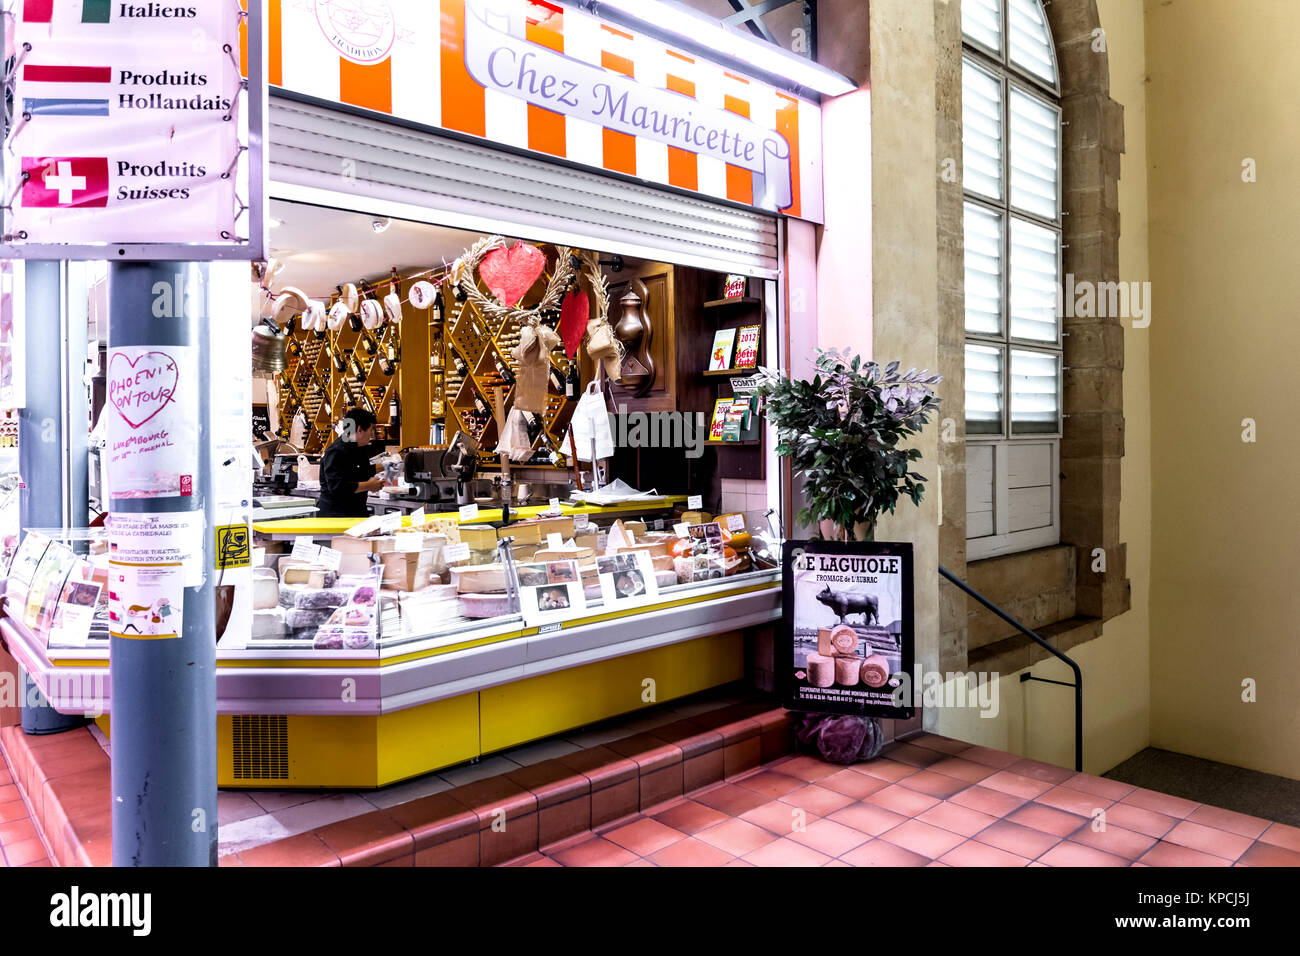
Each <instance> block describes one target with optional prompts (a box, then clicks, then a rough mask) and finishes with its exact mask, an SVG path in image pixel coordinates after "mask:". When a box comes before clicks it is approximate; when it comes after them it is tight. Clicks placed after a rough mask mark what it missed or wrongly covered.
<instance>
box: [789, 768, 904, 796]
mask: <svg viewBox="0 0 1300 956" xmlns="http://www.w3.org/2000/svg"><path fill="white" fill-rule="evenodd" d="M817 786H819V787H825V788H826V789H827V790H834V791H835V792H836V793H842V794H845V795H846V796H850V797H852V798H853V799H854V800H861V799H862V798H863V797H867V796H870V795H871V794H873V793H875V792H876V791H877V790H884V789H885V787H887V786H889V781H888V780H881V779H880V778H879V777H872V776H869V775H868V774H865V773H858V772H857V771H856V770H841V771H840V772H839V773H833V774H831V775H830V776H829V777H822V779H820V780H818V781H817ZM777 796H780V794H777Z"/></svg>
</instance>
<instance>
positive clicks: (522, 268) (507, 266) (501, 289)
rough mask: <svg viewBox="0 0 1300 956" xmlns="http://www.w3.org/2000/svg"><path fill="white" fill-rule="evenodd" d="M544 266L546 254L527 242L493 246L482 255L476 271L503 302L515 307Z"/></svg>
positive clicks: (499, 300)
mask: <svg viewBox="0 0 1300 956" xmlns="http://www.w3.org/2000/svg"><path fill="white" fill-rule="evenodd" d="M545 268H546V254H545V253H544V252H542V250H541V249H538V248H537V247H536V246H530V245H529V244H528V243H526V242H516V243H515V244H514V245H513V246H511V247H510V248H509V249H493V250H492V251H491V252H489V253H488V254H487V255H486V256H484V257H483V262H482V263H481V264H480V265H479V267H478V274H479V276H480V277H481V278H482V279H483V281H484V282H486V283H487V287H488V288H489V289H491V290H492V294H493V295H495V296H496V297H497V301H498V302H500V303H501V304H502V305H504V306H508V307H510V308H514V307H515V306H516V305H518V304H519V300H520V299H522V298H523V297H524V295H525V294H526V293H527V292H528V290H529V289H531V288H532V287H533V283H534V282H536V281H537V277H538V276H540V275H541V274H542V270H543V269H545Z"/></svg>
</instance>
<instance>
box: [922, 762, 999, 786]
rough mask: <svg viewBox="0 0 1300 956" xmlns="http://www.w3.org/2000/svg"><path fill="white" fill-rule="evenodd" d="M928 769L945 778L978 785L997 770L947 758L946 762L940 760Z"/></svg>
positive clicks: (980, 764)
mask: <svg viewBox="0 0 1300 956" xmlns="http://www.w3.org/2000/svg"><path fill="white" fill-rule="evenodd" d="M929 769H930V770H932V771H933V772H934V773H941V774H943V775H944V776H946V777H956V778H957V779H958V780H965V781H966V782H967V783H979V782H980V781H981V780H983V779H984V778H985V777H991V776H992V775H993V774H995V773H997V769H996V768H994V767H986V766H984V764H982V763H976V762H975V761H973V760H963V759H962V758H961V757H949V758H948V759H947V760H940V761H939V762H938V763H936V764H932V765H931V766H930V768H929Z"/></svg>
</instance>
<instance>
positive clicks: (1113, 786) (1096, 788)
mask: <svg viewBox="0 0 1300 956" xmlns="http://www.w3.org/2000/svg"><path fill="white" fill-rule="evenodd" d="M1063 786H1066V787H1069V788H1070V789H1071V790H1078V791H1079V792H1080V793H1093V794H1096V795H1097V796H1099V797H1109V798H1110V799H1111V800H1123V799H1124V798H1125V797H1127V796H1128V795H1129V794H1130V793H1132V792H1133V791H1134V790H1136V789H1137V787H1135V786H1133V785H1132V784H1131V783H1121V782H1120V781H1118V780H1108V779H1107V778H1105V777H1094V776H1093V775H1092V774H1090V773H1076V774H1075V775H1074V776H1072V777H1071V778H1070V779H1069V780H1066V781H1065V782H1064V784H1063Z"/></svg>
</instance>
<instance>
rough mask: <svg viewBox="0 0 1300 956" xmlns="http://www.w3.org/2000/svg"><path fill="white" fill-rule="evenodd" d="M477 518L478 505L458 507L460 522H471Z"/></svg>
mask: <svg viewBox="0 0 1300 956" xmlns="http://www.w3.org/2000/svg"><path fill="white" fill-rule="evenodd" d="M477 517H478V505H477V504H473V505H461V506H460V520H461V521H473V520H474V519H475V518H477Z"/></svg>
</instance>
